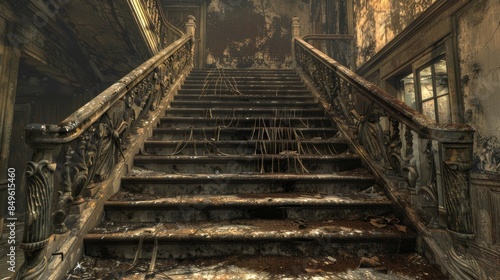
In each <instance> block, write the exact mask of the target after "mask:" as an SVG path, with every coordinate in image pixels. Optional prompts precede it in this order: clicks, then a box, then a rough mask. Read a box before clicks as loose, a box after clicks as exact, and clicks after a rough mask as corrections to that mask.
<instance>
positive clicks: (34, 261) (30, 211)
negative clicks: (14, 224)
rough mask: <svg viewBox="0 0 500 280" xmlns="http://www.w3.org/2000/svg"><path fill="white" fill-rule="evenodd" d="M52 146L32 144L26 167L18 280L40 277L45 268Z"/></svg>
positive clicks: (49, 212) (51, 178)
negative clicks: (23, 224) (30, 157)
mask: <svg viewBox="0 0 500 280" xmlns="http://www.w3.org/2000/svg"><path fill="white" fill-rule="evenodd" d="M52 149H53V147H50V146H45V147H34V153H33V161H30V162H28V164H27V166H26V185H27V186H26V187H27V194H26V196H27V210H26V224H25V228H24V236H23V241H22V243H21V248H22V249H23V250H24V259H25V260H24V264H23V266H22V267H21V269H20V270H19V272H18V273H19V274H18V277H16V278H19V279H41V278H40V277H41V276H42V275H43V273H44V271H45V269H46V268H47V259H46V257H45V247H46V245H47V243H48V242H49V238H50V235H51V213H52V211H51V201H52V194H53V192H54V177H53V173H54V171H55V170H56V164H55V163H54V162H53V161H52Z"/></svg>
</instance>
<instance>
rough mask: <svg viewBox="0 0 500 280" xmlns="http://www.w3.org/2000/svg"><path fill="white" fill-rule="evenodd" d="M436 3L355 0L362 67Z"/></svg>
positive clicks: (358, 55) (428, 0) (358, 59)
mask: <svg viewBox="0 0 500 280" xmlns="http://www.w3.org/2000/svg"><path fill="white" fill-rule="evenodd" d="M434 2H436V0H404V1H396V0H381V1H373V0H354V14H355V19H354V24H355V25H356V27H355V37H356V43H355V45H356V46H355V60H356V65H357V66H358V67H359V66H361V65H362V64H363V63H365V62H367V61H368V60H369V59H370V58H371V57H372V56H373V55H374V54H375V53H377V52H378V51H380V50H381V49H382V48H383V47H384V46H385V45H386V44H387V43H388V42H389V41H391V40H392V39H393V38H394V37H395V36H396V35H398V34H399V33H401V32H402V31H403V30H404V29H405V28H406V27H407V26H408V24H410V23H411V22H412V21H413V20H414V19H415V18H416V17H418V16H419V15H420V14H421V13H422V12H423V11H425V10H426V9H427V8H429V6H430V5H431V4H432V3H434Z"/></svg>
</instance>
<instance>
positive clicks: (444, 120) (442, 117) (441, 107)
mask: <svg viewBox="0 0 500 280" xmlns="http://www.w3.org/2000/svg"><path fill="white" fill-rule="evenodd" d="M438 115H439V123H440V124H450V123H451V110H450V98H449V95H445V96H441V97H439V98H438Z"/></svg>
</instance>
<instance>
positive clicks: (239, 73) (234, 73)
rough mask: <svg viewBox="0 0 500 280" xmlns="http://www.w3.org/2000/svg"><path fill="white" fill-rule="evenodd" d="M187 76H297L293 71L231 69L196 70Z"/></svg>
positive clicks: (224, 77) (220, 77)
mask: <svg viewBox="0 0 500 280" xmlns="http://www.w3.org/2000/svg"><path fill="white" fill-rule="evenodd" d="M189 77H211V78H219V79H226V78H233V77H251V78H254V77H255V78H259V77H265V78H268V77H296V78H299V76H298V74H297V73H296V72H295V71H279V72H274V71H231V72H225V73H223V72H198V71H193V72H191V73H190V74H189Z"/></svg>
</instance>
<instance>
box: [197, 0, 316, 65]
mask: <svg viewBox="0 0 500 280" xmlns="http://www.w3.org/2000/svg"><path fill="white" fill-rule="evenodd" d="M207 13H208V14H207V36H206V38H207V53H206V65H207V67H217V68H287V67H290V66H291V64H292V58H291V38H292V37H291V19H292V17H293V16H298V17H300V19H301V23H302V30H303V31H302V32H303V34H306V33H311V30H310V24H309V18H310V1H309V0H286V1H285V0H279V1H270V0H212V1H211V2H210V3H209V5H208V11H207Z"/></svg>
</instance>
